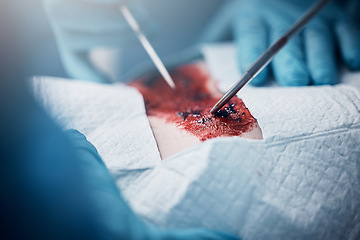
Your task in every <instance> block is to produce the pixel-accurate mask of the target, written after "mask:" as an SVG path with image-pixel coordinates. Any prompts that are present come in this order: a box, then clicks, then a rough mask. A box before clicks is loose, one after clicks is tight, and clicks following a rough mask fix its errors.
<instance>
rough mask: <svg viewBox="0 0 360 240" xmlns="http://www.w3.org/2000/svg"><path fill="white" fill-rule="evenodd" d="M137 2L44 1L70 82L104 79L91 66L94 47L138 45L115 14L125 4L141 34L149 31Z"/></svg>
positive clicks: (122, 0)
mask: <svg viewBox="0 0 360 240" xmlns="http://www.w3.org/2000/svg"><path fill="white" fill-rule="evenodd" d="M139 2H141V0H129V1H125V0H45V4H46V5H45V6H46V10H47V13H48V16H49V18H50V21H51V24H52V27H53V30H54V33H55V36H56V40H57V44H58V47H59V52H60V54H61V58H62V61H63V63H64V65H65V68H66V69H67V71H68V73H69V75H70V76H71V77H73V78H77V79H84V80H90V81H95V82H107V81H108V79H107V77H106V76H104V75H103V74H102V73H101V72H100V71H98V70H97V69H96V67H94V66H93V64H92V62H91V61H90V59H89V52H90V50H91V49H93V48H94V47H119V46H124V45H126V44H130V43H131V42H133V41H138V40H137V38H136V36H135V34H134V32H133V30H132V29H131V28H130V27H129V25H128V23H127V22H126V20H125V18H124V17H123V15H122V14H121V13H120V11H119V5H120V4H124V3H125V4H126V5H127V6H128V8H129V10H130V11H131V12H132V14H133V15H134V17H135V18H136V20H137V21H138V23H139V25H140V26H141V27H142V29H143V30H144V31H145V32H149V31H150V30H149V29H150V28H151V27H150V26H151V24H150V21H149V19H147V16H146V11H145V10H144V9H142V8H141V4H139Z"/></svg>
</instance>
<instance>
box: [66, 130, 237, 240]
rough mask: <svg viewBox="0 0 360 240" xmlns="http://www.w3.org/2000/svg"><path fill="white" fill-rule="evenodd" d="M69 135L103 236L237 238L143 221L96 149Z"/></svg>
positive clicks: (82, 138) (179, 239)
mask: <svg viewBox="0 0 360 240" xmlns="http://www.w3.org/2000/svg"><path fill="white" fill-rule="evenodd" d="M67 136H68V137H69V139H70V140H71V141H72V143H73V146H74V147H75V148H76V150H77V155H78V160H79V161H80V162H79V163H80V166H81V170H82V173H83V178H84V179H85V181H86V183H87V187H88V188H89V191H90V199H89V201H91V202H93V203H94V205H95V209H96V210H98V213H97V220H98V222H99V229H102V232H101V234H100V236H103V237H105V238H106V237H111V236H112V237H114V239H169V240H172V239H174V240H182V239H184V240H185V239H199V240H202V239H204V240H205V239H208V240H211V239H214V240H218V239H224V240H235V239H238V238H237V237H235V236H233V235H230V234H227V233H223V232H220V231H213V230H206V229H182V230H166V229H160V228H156V227H154V226H150V225H149V224H146V223H145V222H143V221H141V220H140V219H139V218H138V217H137V216H136V215H135V214H134V213H133V212H132V210H131V209H130V208H129V206H128V205H127V204H126V202H125V201H124V200H123V198H122V196H121V194H120V192H119V190H118V188H117V187H116V185H115V182H114V180H113V178H112V177H111V175H110V173H109V172H108V170H107V168H106V167H105V165H104V163H103V161H102V160H101V158H100V156H99V154H98V152H97V151H96V149H95V147H94V146H93V145H92V144H91V143H90V142H88V141H87V140H86V138H85V136H84V135H82V134H81V133H80V132H78V131H77V130H69V131H67Z"/></svg>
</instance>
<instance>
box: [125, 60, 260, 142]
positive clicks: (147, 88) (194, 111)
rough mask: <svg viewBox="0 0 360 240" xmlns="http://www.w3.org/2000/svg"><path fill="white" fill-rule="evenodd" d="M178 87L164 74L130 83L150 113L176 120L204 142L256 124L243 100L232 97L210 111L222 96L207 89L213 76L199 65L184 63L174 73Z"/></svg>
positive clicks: (173, 121) (150, 114)
mask: <svg viewBox="0 0 360 240" xmlns="http://www.w3.org/2000/svg"><path fill="white" fill-rule="evenodd" d="M171 77H172V79H173V80H174V82H175V85H176V89H175V90H172V89H171V88H170V87H169V86H168V85H167V84H166V82H165V81H164V79H162V78H161V77H158V78H155V79H139V80H137V81H135V82H133V83H131V84H130V85H131V86H133V87H136V88H137V89H138V90H139V91H140V92H141V94H142V95H143V97H144V100H145V107H146V112H147V115H148V116H156V117H160V118H163V119H165V121H166V122H169V123H174V124H176V125H177V126H178V127H179V128H181V129H185V130H186V131H188V132H190V133H191V134H193V135H195V136H196V137H198V138H199V139H200V140H201V141H205V140H206V139H210V138H215V137H219V136H241V134H242V133H244V132H248V131H250V130H252V129H253V128H254V127H255V126H256V119H255V118H254V117H253V116H252V115H251V114H250V112H249V110H248V109H247V108H246V106H245V104H244V103H243V101H242V100H241V99H239V98H237V97H234V98H232V99H231V101H230V102H229V103H228V104H226V105H225V106H224V107H223V108H222V109H221V110H220V112H219V113H218V114H216V115H213V114H211V113H210V110H211V108H212V106H213V105H214V104H215V103H216V102H217V101H218V99H219V97H218V96H217V97H214V96H213V94H211V92H210V91H209V89H208V87H207V86H208V83H209V81H210V77H209V76H208V75H207V74H206V73H205V72H204V70H202V69H200V67H199V66H198V65H195V64H193V65H185V66H181V67H180V68H178V69H176V70H175V71H174V72H173V73H172V74H171Z"/></svg>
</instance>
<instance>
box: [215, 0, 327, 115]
mask: <svg viewBox="0 0 360 240" xmlns="http://www.w3.org/2000/svg"><path fill="white" fill-rule="evenodd" d="M329 2H330V0H319V1H317V2H316V3H315V4H314V5H313V6H312V7H311V8H310V9H309V10H308V11H307V12H306V13H305V14H304V15H303V16H302V17H301V18H299V19H298V20H297V21H296V22H295V23H294V24H293V25H292V26H291V27H290V28H289V29H288V30H287V32H285V33H284V34H283V36H282V37H280V39H279V40H277V41H276V42H275V43H274V44H273V45H272V46H270V47H269V48H268V49H267V50H266V51H265V52H264V53H263V54H262V55H261V56H260V57H259V58H258V59H257V60H256V61H255V63H254V64H253V65H252V66H251V67H250V68H249V69H248V70H247V71H246V72H245V74H244V75H243V76H242V77H241V78H240V80H239V81H238V82H237V83H235V84H234V85H233V86H232V87H231V88H230V89H229V90H228V91H227V92H226V93H225V94H224V96H222V97H221V98H220V100H219V101H218V102H217V103H216V104H215V105H214V106H213V108H212V109H211V111H210V112H211V113H212V114H215V113H216V112H217V111H219V110H220V109H221V108H222V107H223V106H224V105H225V104H226V103H227V102H228V101H229V100H230V99H231V98H232V97H234V95H235V94H236V93H237V92H238V91H239V90H240V89H241V88H242V87H244V86H245V85H246V84H247V83H248V82H249V81H251V80H252V79H253V78H254V77H256V76H257V75H258V74H259V73H260V72H261V70H263V69H264V68H265V67H266V66H267V65H268V64H269V63H270V61H271V60H272V59H273V57H274V56H275V55H276V53H278V52H279V50H280V49H281V48H282V47H284V46H285V45H286V43H287V42H288V41H289V40H290V39H291V38H292V37H293V36H294V35H296V34H297V33H298V32H300V31H301V30H302V29H303V28H304V27H305V25H306V24H307V23H308V22H309V21H310V20H311V19H312V18H313V17H314V16H315V15H316V14H317V13H318V12H319V11H320V10H321V9H322V8H323V7H324V6H325V5H326V4H327V3H329Z"/></svg>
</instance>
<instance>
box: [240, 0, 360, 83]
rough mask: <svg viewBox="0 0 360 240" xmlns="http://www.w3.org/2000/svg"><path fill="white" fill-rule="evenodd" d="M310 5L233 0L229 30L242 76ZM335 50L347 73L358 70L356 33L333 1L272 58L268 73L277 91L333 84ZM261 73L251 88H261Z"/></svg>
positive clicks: (308, 1)
mask: <svg viewBox="0 0 360 240" xmlns="http://www.w3.org/2000/svg"><path fill="white" fill-rule="evenodd" d="M314 2H315V0H252V1H247V0H238V1H236V3H235V5H236V8H237V12H236V17H235V18H234V22H233V30H234V35H235V40H236V44H237V47H238V63H239V67H240V70H241V72H245V71H246V70H247V69H248V68H249V67H250V66H251V65H252V64H253V63H254V62H255V60H256V59H257V58H258V57H259V56H260V55H261V53H263V52H264V51H265V50H266V49H267V47H268V46H269V45H270V44H272V43H273V42H274V41H276V40H277V39H278V38H279V37H280V36H281V35H282V34H283V33H284V32H285V31H286V30H287V29H288V28H289V26H290V25H292V24H293V23H294V22H295V20H296V19H297V18H299V17H300V16H301V15H302V14H303V13H304V12H305V11H306V10H307V9H308V8H309V7H310V6H311V5H312V4H313V3H314ZM337 49H338V50H339V52H340V53H341V58H342V61H343V62H344V63H345V64H346V65H347V66H348V67H349V68H350V69H354V70H357V69H360V31H359V28H358V27H357V26H355V25H354V23H353V22H352V21H351V20H350V18H349V16H348V15H347V14H346V13H345V12H344V11H343V9H342V8H341V7H340V6H337V5H336V4H335V3H334V2H331V3H330V4H328V5H327V6H326V7H325V8H324V9H323V10H322V11H321V12H320V14H318V15H317V16H315V18H314V19H313V20H312V21H311V22H310V23H309V24H308V26H306V28H305V29H304V31H303V32H301V33H300V34H299V35H297V36H295V37H294V38H293V39H291V40H290V42H289V43H288V44H287V45H286V46H285V47H284V48H283V49H282V50H281V51H280V52H279V53H278V54H277V56H275V58H274V59H273V61H272V63H271V68H272V71H273V74H274V77H275V79H276V81H277V82H278V83H279V84H280V85H281V86H303V85H309V84H314V85H322V84H335V83H337V64H336V63H337V59H336V51H337ZM268 75H269V67H267V68H266V69H264V70H263V71H262V72H261V73H260V74H259V75H258V76H257V77H256V78H255V79H254V80H252V82H251V83H252V84H254V85H262V84H263V83H264V82H265V81H266V79H267V77H268Z"/></svg>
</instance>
